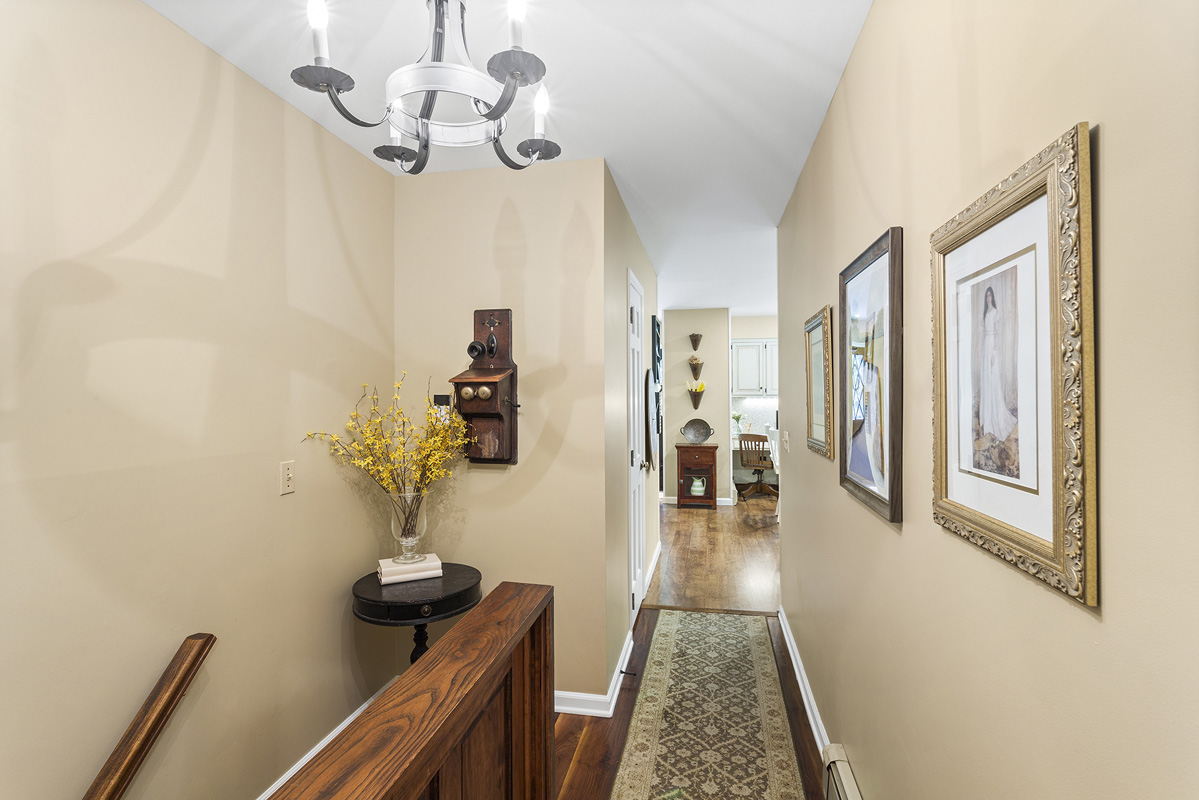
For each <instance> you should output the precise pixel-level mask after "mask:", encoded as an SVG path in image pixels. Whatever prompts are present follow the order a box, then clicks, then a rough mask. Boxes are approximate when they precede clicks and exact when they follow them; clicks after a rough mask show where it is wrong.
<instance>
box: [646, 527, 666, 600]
mask: <svg viewBox="0 0 1199 800" xmlns="http://www.w3.org/2000/svg"><path fill="white" fill-rule="evenodd" d="M661 557H662V540H661V539H658V546H657V547H655V548H654V557H653V558H651V559H650V560H649V569H647V570H646V571H645V588H647V589H648V588H649V585H650V582H651V581H653V579H654V570H656V569H657V568H658V559H659V558H661Z"/></svg>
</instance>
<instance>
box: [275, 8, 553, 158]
mask: <svg viewBox="0 0 1199 800" xmlns="http://www.w3.org/2000/svg"><path fill="white" fill-rule="evenodd" d="M426 4H427V5H428V7H429V46H428V49H426V50H425V53H424V55H422V56H421V57H420V58H419V59H417V61H416V63H415V64H409V65H408V66H406V67H400V68H399V69H397V70H396V71H395V72H393V73H391V77H389V78H388V79H387V84H386V89H387V110H386V112H385V113H384V114H383V118H382V119H381V120H379V121H378V122H368V121H365V120H362V119H359V118H358V117H356V116H354V114H352V113H350V111H349V110H348V109H347V108H346V107H345V104H344V103H343V102H342V99H341V95H343V94H345V93H346V92H348V91H350V90H351V89H353V88H354V79H353V78H351V77H350V76H349V75H347V74H346V73H344V72H342V71H341V70H339V69H336V68H335V67H333V66H332V65H331V62H330V60H329V11H328V9H327V8H326V6H325V0H308V24H309V25H311V26H312V40H313V45H314V49H315V51H316V56H315V58H314V59H313V63H312V64H309V65H307V66H303V67H299V68H297V69H295V70H293V71H292V73H291V78H292V80H293V81H295V82H296V83H297V84H299V85H300V86H303V87H304V88H305V89H310V90H312V91H314V92H321V93H323V94H326V95H328V96H329V101H330V102H331V103H333V107H334V108H335V109H337V113H339V114H341V115H342V116H343V117H344V118H345V119H346V120H348V121H349V122H351V123H353V124H354V125H358V126H359V127H363V128H377V127H380V126H383V125H386V126H387V129H388V130H389V131H390V133H391V136H390V140H389V142H388V143H387V144H384V145H380V146H379V147H376V148H375V156H376V157H378V158H380V159H382V160H383V161H389V162H393V163H394V164H396V165H397V166H398V167H399V168H400V169H401V170H402V171H403V172H405V173H407V174H408V175H416V174H418V173H420V172H422V171H423V170H424V168H425V167H426V166H427V165H428V163H429V151H430V150H431V148H432V147H433V145H438V146H440V147H476V146H479V145H488V144H489V145H491V146H492V147H493V148H494V149H495V154H496V156H498V157H499V160H500V161H501V162H502V163H503V164H504V165H505V166H507V167H510V168H511V169H524V168H525V167H530V166H532V165H533V164H535V163H536V162H538V161H549V160H551V159H554V158H557V157H558V156H559V155H561V154H562V148H561V147H559V146H558V145H557V144H556V143H554V142H552V141H550V140H549V139H547V138H545V117H546V114H547V113H548V112H549V93H548V92H547V91H546V89H545V86H544V85H543V86H542V87H541V88H540V89H539V90H538V92H537V96H536V98H535V100H534V103H533V110H534V122H533V136H532V138H530V139H526V140H524V141H523V142H521V143H520V144H519V145H517V147H516V151H517V153H518V154H519V155H520V156H521V158H523V159H524V160H523V161H519V160H517V159H514V158H512V157H511V156H510V155H508V153H507V151H505V150H504V145H503V144H502V143H501V141H500V137H501V136H502V135H503V133H504V130H505V129H506V128H507V126H508V122H507V118H506V117H505V115H506V114H507V113H508V110H509V109H510V108H511V107H512V102H513V100H515V99H516V93H517V91H518V90H519V89H521V88H522V87H525V86H534V85H536V84H538V83H540V82H541V79H542V78H544V77H545V63H544V62H543V61H542V60H541V59H540V58H538V57H537V56H535V55H533V54H532V53H530V52H528V51H526V50H525V49H524V48H523V47H522V44H523V36H522V33H523V32H522V26H523V23H524V16H525V1H524V0H509V3H508V39H509V49H508V50H505V51H503V52H501V53H496V54H495V55H494V56H492V57H491V60H490V61H488V62H487V74H484V73H483V72H481V71H480V70H478V69H476V68H475V66H474V65H473V64H472V63H471V60H470V53H469V52H468V51H467V49H466V0H426ZM442 93H447V94H453V95H459V96H462V97H465V98H466V99H467V101H468V105H469V111H470V113H469V115H468V116H469V117H470V119H468V120H467V121H448V120H442V121H438V120H437V119H434V115H433V112H434V110H435V109H436V107H437V100H438V95H440V94H442Z"/></svg>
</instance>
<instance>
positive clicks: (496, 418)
mask: <svg viewBox="0 0 1199 800" xmlns="http://www.w3.org/2000/svg"><path fill="white" fill-rule="evenodd" d="M466 354H467V355H468V356H470V357H471V359H473V360H472V362H471V365H470V369H468V370H466V371H465V372H462V373H459V374H458V375H455V376H454V377H453V378H450V383H452V384H453V385H454V405H455V406H456V407H457V409H458V413H459V414H461V415H462V418H463V419H465V420H466V424H467V426H468V434H469V435H470V436H471V437H472V438H473V439H474V442H473V443H472V444H470V445H468V446H467V449H466V457H467V459H468V460H470V461H472V462H474V463H483V464H515V463H516V457H517V436H516V421H517V414H516V410H517V409H518V408H520V403H519V402H518V401H517V395H516V362H515V361H513V360H512V309H510V308H498V309H484V310H482V311H476V312H475V338H474V341H472V342H471V343H470V345H469V346H468V347H467V348H466Z"/></svg>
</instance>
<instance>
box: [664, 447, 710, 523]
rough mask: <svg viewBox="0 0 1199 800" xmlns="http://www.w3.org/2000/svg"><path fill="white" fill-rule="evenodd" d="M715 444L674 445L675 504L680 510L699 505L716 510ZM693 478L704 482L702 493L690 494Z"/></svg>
mask: <svg viewBox="0 0 1199 800" xmlns="http://www.w3.org/2000/svg"><path fill="white" fill-rule="evenodd" d="M718 447H719V445H715V444H676V445H675V446H674V449H675V452H676V454H677V456H678V476H679V485H678V495H677V497H676V503H677V504H678V506H679V507H680V508H681V507H683V506H685V505H700V506H705V507H706V508H716V449H717V448H718ZM693 478H702V479H703V480H704V493H703V494H702V495H693V494H691V482H692V479H693Z"/></svg>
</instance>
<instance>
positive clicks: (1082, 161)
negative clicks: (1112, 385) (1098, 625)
mask: <svg viewBox="0 0 1199 800" xmlns="http://www.w3.org/2000/svg"><path fill="white" fill-rule="evenodd" d="M1088 137H1089V134H1088V128H1087V124H1086V123H1081V124H1079V125H1077V126H1075V127H1074V128H1073V129H1071V130H1070V131H1068V132H1066V134H1064V135H1063V136H1062V137H1061V138H1059V139H1058V140H1057V141H1055V142H1053V143H1052V144H1051V145H1049V146H1048V147H1046V148H1045V149H1044V150H1042V151H1041V152H1040V153H1038V154H1037V155H1036V156H1035V157H1034V158H1033V159H1032V160H1030V161H1029V162H1028V163H1026V164H1024V166H1022V167H1020V168H1019V169H1017V170H1016V171H1015V172H1013V173H1011V174H1010V175H1009V176H1008V177H1007V178H1004V180H1003V181H1002V182H1001V183H1000V184H998V185H997V186H995V187H994V188H992V189H991V190H990V191H989V192H987V193H986V194H985V195H983V196H982V197H981V198H979V199H978V200H976V201H974V202H973V203H971V204H970V206H969V207H968V208H967V209H966V210H964V211H962V212H961V213H960V214H958V215H957V216H955V217H954V218H953V219H951V220H950V221H949V222H947V223H945V224H944V225H943V226H941V228H939V229H938V230H937V231H936V232H935V233H933V235H932V237H931V249H932V285H933V371H934V375H933V393H934V404H933V405H934V412H933V438H934V447H933V519H934V520H935V521H936V522H937V523H938V524H940V525H941V526H942V527H944V528H945V529H947V530H949V531H951V532H953V533H955V534H957V535H959V536H961V537H962V538H964V539H966V540H968V541H970V542H972V543H974V544H976V545H978V546H979V547H982V548H983V549H985V550H987V551H989V552H990V553H992V554H994V555H996V556H998V557H1000V558H1002V559H1003V560H1005V561H1007V562H1008V563H1010V564H1012V565H1014V566H1016V567H1017V568H1019V569H1021V570H1023V571H1025V572H1027V573H1028V574H1030V575H1032V576H1033V577H1035V578H1038V579H1040V580H1042V581H1044V582H1045V583H1046V584H1048V585H1049V586H1051V587H1053V588H1054V589H1057V590H1058V591H1060V592H1062V593H1064V594H1066V595H1068V596H1069V597H1071V598H1073V599H1075V600H1077V601H1078V602H1080V603H1083V604H1085V605H1088V606H1095V605H1098V603H1099V586H1098V577H1099V575H1098V564H1097V560H1098V558H1097V557H1098V549H1097V535H1096V523H1097V520H1096V508H1097V505H1096V501H1097V498H1096V494H1095V461H1096V444H1095V336H1094V324H1093V321H1092V311H1093V305H1092V303H1093V300H1092V283H1091V270H1092V267H1091V186H1090V169H1091V163H1090V148H1089V144H1090V141H1089V138H1088Z"/></svg>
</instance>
